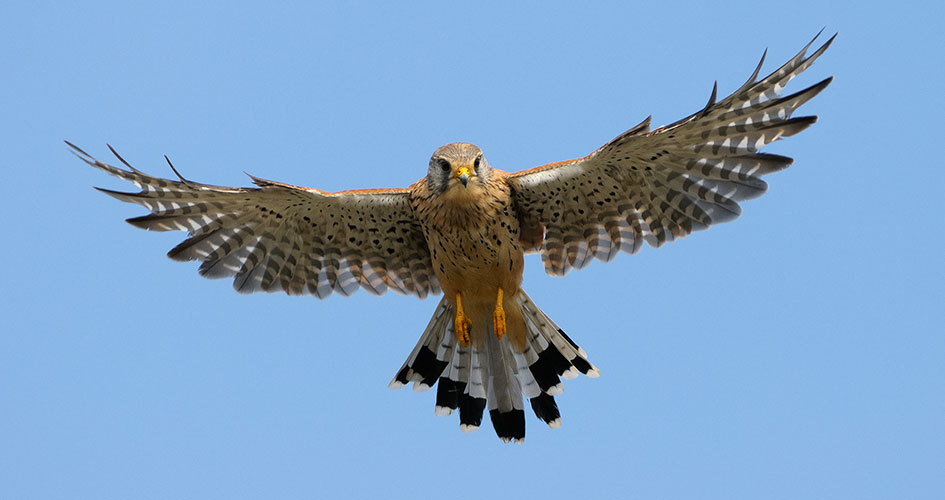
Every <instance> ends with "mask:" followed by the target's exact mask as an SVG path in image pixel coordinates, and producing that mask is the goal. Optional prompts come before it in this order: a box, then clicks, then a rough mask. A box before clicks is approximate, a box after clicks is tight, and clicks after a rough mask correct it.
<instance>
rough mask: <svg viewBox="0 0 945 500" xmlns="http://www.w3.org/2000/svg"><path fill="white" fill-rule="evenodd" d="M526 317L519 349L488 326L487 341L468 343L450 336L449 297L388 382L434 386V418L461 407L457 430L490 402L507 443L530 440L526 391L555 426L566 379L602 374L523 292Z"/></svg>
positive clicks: (472, 424)
mask: <svg viewBox="0 0 945 500" xmlns="http://www.w3.org/2000/svg"><path fill="white" fill-rule="evenodd" d="M518 304H519V306H520V307H521V308H522V313H523V314H522V316H523V317H524V318H525V326H526V330H527V333H526V339H525V347H524V349H522V350H521V351H520V350H519V349H518V348H516V347H515V346H514V345H513V342H512V341H511V339H510V338H509V336H505V337H503V338H502V339H499V338H497V337H496V336H495V335H494V333H493V332H492V327H491V325H487V335H486V340H485V342H484V343H483V344H482V345H479V346H477V345H475V344H473V345H470V346H468V347H464V346H462V345H460V344H459V342H458V341H457V340H456V336H455V334H454V333H453V318H454V314H455V313H454V311H453V307H452V306H451V305H450V303H449V302H448V301H447V300H446V299H445V298H444V299H442V300H441V301H440V303H439V304H438V305H437V308H436V311H434V314H433V318H432V319H431V320H430V323H429V324H428V325H427V328H426V329H425V330H424V332H423V335H422V336H421V337H420V341H419V342H417V345H416V347H414V349H413V351H411V353H410V356H408V357H407V361H406V362H405V363H404V365H403V366H402V367H401V369H400V371H398V372H397V375H396V376H395V377H394V379H393V380H392V381H391V383H390V387H391V388H394V389H399V388H401V387H403V386H404V385H406V384H407V383H409V382H413V384H414V390H417V391H426V390H428V389H429V388H430V387H431V386H432V385H433V384H438V385H437V391H436V407H435V413H436V415H440V416H445V415H450V414H451V413H453V411H455V410H457V409H458V410H459V420H460V429H461V430H463V431H464V432H471V431H474V430H476V429H477V428H479V426H480V425H481V424H482V416H483V412H484V411H485V409H486V407H487V406H488V408H489V417H490V420H491V421H492V426H493V428H494V429H495V431H496V434H497V435H498V436H499V438H501V439H502V440H503V441H506V442H519V443H520V442H523V441H524V439H525V411H524V402H523V399H522V398H523V396H524V397H525V398H527V399H528V400H529V403H530V404H531V407H532V411H533V412H534V413H535V416H536V417H538V418H539V419H540V420H542V421H543V422H545V423H546V424H547V425H548V426H549V427H551V428H557V427H560V426H561V413H560V411H559V409H558V404H557V402H556V401H555V398H554V396H556V395H558V394H561V393H562V391H563V390H564V387H563V385H562V384H561V378H565V379H569V378H574V377H576V376H577V375H578V374H579V373H583V374H585V375H587V376H588V377H597V376H599V375H600V372H599V371H598V370H597V368H595V367H594V365H592V364H591V363H590V362H589V361H588V360H587V353H585V352H584V350H583V349H581V348H580V347H579V346H578V345H577V344H576V343H574V341H573V340H571V338H570V337H568V336H567V335H566V334H565V333H564V331H563V330H561V329H560V328H559V327H558V325H556V324H555V323H554V322H553V321H552V320H551V319H550V318H549V317H548V316H547V315H546V314H545V313H544V312H542V311H541V309H539V308H538V307H537V306H535V304H534V303H533V302H532V301H531V299H529V298H528V296H527V295H525V293H524V292H521V291H519V293H518Z"/></svg>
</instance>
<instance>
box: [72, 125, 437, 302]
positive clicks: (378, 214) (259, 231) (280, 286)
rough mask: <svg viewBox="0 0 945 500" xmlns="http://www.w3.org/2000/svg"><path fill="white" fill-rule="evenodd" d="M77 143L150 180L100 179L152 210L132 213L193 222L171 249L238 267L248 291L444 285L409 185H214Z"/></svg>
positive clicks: (219, 271) (155, 220) (207, 269)
mask: <svg viewBox="0 0 945 500" xmlns="http://www.w3.org/2000/svg"><path fill="white" fill-rule="evenodd" d="M67 144H68V143H67ZM69 146H70V147H72V148H73V150H74V152H75V153H76V155H77V156H78V157H79V158H81V159H82V160H84V161H85V162H86V163H88V164H89V165H92V166H94V167H96V168H99V169H101V170H104V171H105V172H108V173H109V174H112V175H114V176H116V177H120V178H122V179H124V180H127V181H130V182H132V183H134V184H135V185H136V186H137V187H138V188H140V189H141V192H138V193H125V192H118V191H111V190H108V189H102V188H96V189H99V190H100V191H102V192H104V193H106V194H108V195H111V196H113V197H115V198H117V199H119V200H121V201H126V202H130V203H137V204H138V205H142V206H144V207H145V208H147V209H148V210H150V211H151V214H149V215H145V216H142V217H134V218H131V219H128V222H129V223H131V224H132V225H134V226H136V227H140V228H142V229H150V230H152V231H170V230H180V231H189V237H188V238H187V239H186V240H184V241H183V242H182V243H181V244H179V245H177V246H176V247H174V248H173V249H172V250H171V251H170V252H168V254H167V255H168V256H169V257H170V258H172V259H174V260H180V261H189V260H200V261H202V264H201V265H200V269H199V272H200V274H201V275H202V276H205V277H207V278H224V277H230V276H232V277H234V280H233V287H234V288H235V289H236V290H237V291H239V292H241V293H251V292H256V291H265V292H276V291H285V292H286V293H288V294H290V295H301V294H310V295H314V296H316V297H319V298H323V297H327V296H328V295H330V294H331V293H332V292H337V293H339V294H341V295H344V296H347V295H350V294H351V293H353V292H354V291H355V290H357V289H358V287H359V286H360V287H363V288H365V289H367V290H368V291H370V292H372V293H374V294H378V295H380V294H382V293H384V292H385V291H386V290H387V289H391V290H394V291H396V292H399V293H402V294H413V295H417V296H419V297H421V298H422V297H425V296H426V295H427V294H430V293H439V291H440V287H439V284H438V283H437V281H436V277H435V275H434V274H433V271H432V267H431V263H430V254H429V251H428V248H427V244H426V240H425V239H424V237H423V233H422V231H421V229H420V225H419V222H418V221H417V220H416V218H415V217H414V216H413V212H412V211H411V209H410V204H409V202H408V199H407V191H406V190H402V189H391V190H363V191H343V192H340V193H325V192H322V191H319V190H317V189H309V188H301V187H296V186H290V185H288V184H282V183H278V182H272V181H266V180H263V179H257V178H253V182H254V183H255V184H256V185H257V186H259V187H256V188H231V187H221V186H210V185H206V184H198V183H195V182H191V181H188V180H186V179H184V178H183V177H180V175H179V174H178V177H180V181H172V180H167V179H160V178H157V177H151V176H150V175H146V174H144V173H142V172H141V171H139V170H137V169H135V168H134V167H132V166H131V165H129V164H128V163H127V162H125V161H124V160H123V159H122V158H121V157H120V156H118V154H117V153H115V156H116V157H118V159H119V160H120V161H121V162H122V163H123V164H124V165H125V166H126V167H127V168H128V169H129V170H124V169H121V168H118V167H114V166H112V165H109V164H107V163H103V162H101V161H98V160H96V159H95V158H93V157H91V156H90V155H88V154H86V153H85V152H84V151H82V150H81V149H79V148H77V147H76V146H74V145H72V144H69ZM112 152H114V150H112ZM171 168H172V169H173V166H171ZM174 172H175V173H177V171H176V170H175V171H174Z"/></svg>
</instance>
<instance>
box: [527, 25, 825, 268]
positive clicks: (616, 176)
mask: <svg viewBox="0 0 945 500" xmlns="http://www.w3.org/2000/svg"><path fill="white" fill-rule="evenodd" d="M835 37H836V35H834V37H831V38H830V39H829V40H827V42H826V43H824V44H823V45H822V46H821V47H820V48H818V49H817V50H816V51H815V52H814V53H812V54H811V55H810V56H806V57H805V54H806V52H807V50H808V49H809V48H810V46H811V45H812V44H813V42H814V41H813V40H812V41H811V42H810V43H808V44H807V46H805V47H804V48H803V49H802V50H801V51H800V52H799V53H798V54H797V55H796V56H794V57H793V58H792V59H791V60H789V61H788V62H787V63H785V64H784V65H783V66H781V67H780V68H778V69H777V70H776V71H774V72H773V73H771V74H770V75H768V76H767V77H765V78H763V79H761V80H756V79H757V77H758V73H759V71H760V70H761V66H762V63H764V56H762V58H761V62H760V63H759V64H758V66H757V68H756V69H755V71H754V72H753V73H752V75H751V77H750V78H749V79H748V81H747V82H745V84H744V85H742V86H741V87H740V88H739V89H738V90H736V91H735V92H733V93H732V94H731V95H729V96H728V97H726V98H725V99H723V100H721V101H718V102H716V88H713V91H712V96H711V97H710V99H709V102H708V103H707V104H706V106H705V107H704V108H703V109H702V110H700V111H699V112H697V113H694V114H692V115H690V116H688V117H686V118H684V119H682V120H679V121H677V122H675V123H673V124H671V125H667V126H665V127H661V128H659V129H657V130H654V131H650V130H649V125H650V118H647V119H646V120H644V121H643V122H642V123H640V124H639V125H637V126H635V127H633V128H632V129H630V130H628V131H627V132H624V133H623V134H621V135H620V136H618V137H617V138H615V139H614V140H612V141H611V142H609V143H607V144H606V145H604V146H602V147H601V148H600V149H598V150H597V151H595V152H593V153H591V154H590V155H588V156H586V157H584V158H580V159H576V160H570V161H564V162H557V163H552V164H549V165H545V166H541V167H536V168H533V169H530V170H525V171H522V172H517V173H515V174H512V176H511V177H510V179H509V182H510V184H511V186H512V189H513V198H514V200H515V203H516V207H517V210H518V213H519V219H520V220H521V221H522V224H523V227H532V228H534V227H542V226H543V227H544V240H543V241H542V242H541V246H540V248H538V249H539V251H540V252H541V257H542V262H543V264H544V267H545V271H546V272H547V273H548V274H552V275H564V274H566V273H567V272H568V271H569V270H570V269H571V268H576V269H580V268H582V267H584V266H586V265H587V264H588V263H590V262H591V261H592V260H594V259H595V258H596V259H598V260H602V261H605V262H607V261H609V260H611V259H613V258H614V256H616V254H617V253H618V252H620V251H624V252H627V253H631V254H633V253H636V252H637V251H639V250H640V248H641V246H642V244H643V242H646V243H648V244H649V245H650V246H652V247H657V248H658V247H659V246H661V245H662V244H663V243H666V242H667V241H672V240H673V239H675V238H677V237H683V236H685V235H687V234H689V233H691V232H693V231H698V230H702V229H705V228H707V227H709V226H710V225H712V224H717V223H721V222H726V221H729V220H732V219H734V218H735V217H737V216H738V215H739V214H740V213H741V208H740V207H739V205H738V202H740V201H744V200H749V199H752V198H756V197H758V196H760V195H761V194H763V193H764V192H765V190H766V189H767V183H766V182H765V181H763V180H762V179H761V177H762V176H764V175H767V174H769V173H772V172H776V171H779V170H782V169H784V168H786V167H787V166H788V165H790V164H791V162H792V161H793V160H792V159H791V158H787V157H784V156H779V155H774V154H766V153H761V152H759V150H760V149H761V148H762V147H763V146H765V145H767V144H769V143H771V142H773V141H775V140H778V139H780V138H781V137H788V136H791V135H794V134H796V133H798V132H800V131H802V130H804V129H805V128H807V127H808V126H810V125H811V124H812V123H814V122H815V121H816V119H817V117H816V116H806V117H792V114H793V113H794V111H795V110H797V108H798V107H800V106H801V105H802V104H804V103H805V102H807V101H808V100H810V99H811V98H813V97H814V96H816V95H817V94H818V93H820V92H821V91H822V90H823V89H824V88H825V87H826V86H827V85H828V84H829V83H830V82H831V80H832V77H831V78H827V79H825V80H823V81H821V82H820V83H817V84H815V85H813V86H811V87H808V88H806V89H804V90H801V91H799V92H797V93H794V94H791V95H788V96H784V97H781V91H782V90H783V89H784V87H785V85H786V84H787V83H788V82H789V81H790V80H791V79H792V78H794V77H795V76H797V75H798V74H800V73H801V72H803V71H804V70H806V69H807V68H808V67H809V66H810V65H811V64H812V63H813V62H814V60H816V59H817V58H818V57H819V56H820V55H821V54H822V53H823V52H824V51H825V50H826V49H827V47H829V46H830V44H831V42H833V39H834V38H835ZM815 40H816V37H815ZM523 244H524V242H523ZM531 246H532V247H534V243H532V244H531ZM526 247H528V245H526Z"/></svg>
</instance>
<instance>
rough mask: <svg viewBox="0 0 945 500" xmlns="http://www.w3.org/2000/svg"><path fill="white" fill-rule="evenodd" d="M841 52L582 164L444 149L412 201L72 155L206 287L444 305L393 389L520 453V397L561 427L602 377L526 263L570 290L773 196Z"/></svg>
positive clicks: (634, 133) (751, 83) (752, 83)
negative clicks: (408, 297) (540, 293)
mask: <svg viewBox="0 0 945 500" xmlns="http://www.w3.org/2000/svg"><path fill="white" fill-rule="evenodd" d="M835 36H836V35H834V37H835ZM815 39H816V37H815ZM832 41H833V38H830V40H828V41H827V42H826V43H825V44H823V45H822V46H821V47H820V48H819V49H817V50H816V51H815V52H814V53H812V54H811V55H810V56H805V54H806V52H807V50H808V49H809V48H810V46H811V45H812V44H813V42H814V41H813V40H812V41H811V42H810V43H808V44H807V46H805V47H804V49H802V50H801V51H800V53H798V54H797V55H796V56H794V57H793V58H792V59H791V60H789V61H788V62H787V63H785V64H784V66H782V67H780V68H779V69H778V70H776V71H775V72H773V73H771V74H770V75H769V76H767V77H765V78H763V79H761V80H760V81H759V80H757V77H758V73H759V71H760V70H761V66H762V64H763V63H764V56H762V58H761V62H759V63H758V66H757V67H756V68H755V71H754V72H753V73H752V75H751V77H750V78H749V79H748V81H747V82H746V83H745V84H744V85H742V86H741V87H739V88H738V90H736V91H735V92H733V93H732V94H731V95H730V96H728V97H726V98H725V99H723V100H721V101H716V90H717V87H716V88H713V90H712V96H711V97H710V99H709V102H708V104H706V105H705V107H704V108H703V109H701V110H699V111H698V112H697V113H695V114H693V115H691V116H688V117H686V118H684V119H682V120H679V121H677V122H676V123H673V124H671V125H667V126H665V127H661V128H659V129H656V130H652V131H651V130H649V124H650V118H647V119H646V120H644V121H643V122H642V123H640V124H639V125H637V126H635V127H633V128H631V129H630V130H628V131H626V132H624V133H623V134H620V135H619V136H618V137H617V138H616V139H614V140H612V141H610V142H609V143H607V144H605V145H604V146H603V147H601V148H600V149H598V150H596V151H594V152H593V153H591V154H589V155H588V156H585V157H583V158H579V159H575V160H568V161H562V162H557V163H551V164H548V165H544V166H540V167H537V168H533V169H530V170H524V171H521V172H516V173H507V172H503V171H501V170H497V169H494V168H492V167H491V166H490V165H489V163H488V162H487V161H486V159H485V157H484V156H483V153H482V151H481V150H480V149H479V148H478V147H476V146H474V145H472V144H467V143H453V144H447V145H445V146H442V147H440V148H439V149H437V150H436V151H435V152H434V153H433V156H432V157H431V159H430V163H429V166H428V169H427V174H426V176H425V177H424V178H422V179H420V180H419V181H417V182H415V183H414V184H412V185H411V186H410V187H408V188H406V189H366V190H352V191H341V192H338V193H328V192H324V191H320V190H318V189H312V188H304V187H298V186H293V185H289V184H283V183H280V182H273V181H268V180H263V179H258V178H255V177H252V180H253V183H254V184H255V185H256V186H257V187H254V188H233V187H221V186H211V185H207V184H199V183H196V182H192V181H190V180H187V179H185V178H183V177H182V176H180V174H179V173H178V172H177V170H176V169H174V167H173V165H171V169H172V170H173V171H174V173H175V174H176V175H177V177H178V179H179V180H176V181H175V180H168V179H161V178H157V177H152V176H150V175H147V174H145V173H143V172H141V171H139V170H137V169H135V168H134V167H132V166H131V165H129V164H128V163H127V162H125V160H124V159H122V158H121V157H120V156H118V154H117V153H115V151H114V150H112V152H113V153H115V156H116V157H117V158H118V160H119V161H120V162H121V163H122V164H124V166H125V167H127V170H126V169H123V168H118V167H115V166H112V165H109V164H107V163H103V162H101V161H98V160H96V159H95V158H93V157H91V156H90V155H88V154H86V153H85V152H84V151H82V150H81V149H79V148H78V147H76V146H73V145H72V144H69V143H67V144H69V146H70V147H71V148H72V149H73V151H74V152H75V153H76V155H77V156H79V157H80V158H81V159H82V160H84V161H85V162H87V163H88V164H90V165H92V166H94V167H97V168H99V169H101V170H104V171H105V172H108V173H109V174H112V175H114V176H116V177H120V178H122V179H125V180H127V181H130V182H132V183H134V184H135V185H136V186H137V187H138V188H140V189H141V191H140V192H136V193H129V192H118V191H111V190H107V189H101V188H97V189H99V190H100V191H102V192H104V193H106V194H108V195H111V196H113V197H115V198H117V199H119V200H122V201H126V202H131V203H137V204H139V205H142V206H144V207H145V208H147V209H148V210H150V212H151V213H150V214H149V215H145V216H142V217H134V218H131V219H128V222H129V223H131V224H132V225H134V226H136V227H139V228H143V229H150V230H154V231H168V230H181V231H187V232H188V233H189V235H188V238H187V239H186V240H184V241H183V242H182V243H180V244H179V245H177V246H176V247H174V248H173V249H172V250H171V251H170V252H168V256H169V257H170V258H172V259H175V260H181V261H190V260H199V261H201V262H202V263H201V265H200V269H199V272H200V274H201V275H202V276H205V277H208V278H223V277H230V276H232V277H234V282H233V286H234V288H235V289H236V290H237V291H239V292H244V293H249V292H255V291H265V292H275V291H284V292H286V293H288V294H290V295H301V294H309V295H314V296H316V297H318V298H323V297H327V296H328V295H330V294H332V293H339V294H341V295H345V296H346V295H349V294H351V293H353V292H354V291H355V290H357V289H358V288H359V287H361V288H365V289H367V290H368V291H369V292H371V293H374V294H377V295H380V294H383V293H384V292H385V291H387V290H388V289H390V290H394V291H395V292H399V293H402V294H412V295H416V296H418V297H420V298H423V297H426V296H427V295H429V294H436V293H439V292H440V291H442V292H443V298H442V299H441V300H440V302H439V304H438V305H437V306H436V310H435V311H434V313H433V318H432V319H431V320H430V323H429V324H428V325H427V327H426V329H425V330H424V331H423V334H422V336H421V337H420V341H419V342H417V345H416V347H414V349H413V351H412V352H411V353H410V355H409V356H408V357H407V361H406V362H405V363H404V364H403V366H402V367H401V369H400V370H399V371H398V372H397V374H396V376H395V377H394V379H393V381H391V383H390V387H392V388H400V387H403V386H404V385H405V384H407V383H409V382H413V384H414V389H415V390H419V391H424V390H427V389H430V388H431V387H432V386H433V385H437V393H436V409H435V413H436V414H437V415H449V414H450V413H452V412H453V411H454V410H456V409H459V421H460V427H461V429H462V430H463V431H472V430H475V429H476V428H478V427H479V425H480V423H481V421H482V414H483V410H484V409H485V407H486V405H488V406H489V416H490V417H491V420H492V425H493V427H494V428H495V431H496V433H497V434H498V436H499V437H500V438H501V439H502V440H503V441H506V442H508V441H514V442H521V441H523V440H524V438H525V412H524V403H523V399H522V396H523V395H524V397H525V398H527V399H528V400H529V402H530V404H531V407H532V410H533V411H534V413H535V415H536V416H537V417H538V418H539V419H541V420H542V421H544V422H545V423H546V424H548V425H549V426H550V427H559V426H560V425H561V417H560V413H559V411H558V406H557V404H556V402H555V399H554V396H556V395H558V394H561V392H562V384H561V380H560V379H561V378H565V379H569V378H572V377H575V376H577V375H578V374H579V373H583V374H584V375H587V376H589V377H597V376H598V375H599V372H598V370H597V368H595V367H594V365H592V364H591V363H590V362H589V361H588V358H587V354H586V353H585V352H584V350H583V349H581V348H580V347H578V345H577V344H576V343H574V341H572V340H571V338H570V337H568V336H567V335H566V334H565V333H564V331H562V330H561V329H560V328H558V325H556V324H555V323H554V322H553V321H552V320H551V319H550V318H549V317H548V316H547V315H546V314H545V313H544V312H542V310H541V309H539V308H538V307H537V306H536V305H535V304H534V303H533V302H532V301H531V299H529V297H528V295H526V294H525V292H524V291H523V290H522V288H521V284H522V269H523V266H524V254H525V253H528V252H535V251H537V252H538V253H540V255H541V260H542V263H543V264H544V268H545V271H546V272H547V273H548V274H551V275H558V276H560V275H564V274H566V273H567V272H568V271H569V270H571V269H581V268H583V267H584V266H586V265H587V264H589V263H590V262H591V261H593V260H594V259H598V260H601V261H604V262H607V261H609V260H611V259H613V258H614V256H616V255H617V253H618V252H620V251H624V252H626V253H630V254H634V253H636V252H637V251H639V250H640V248H641V246H642V245H643V243H644V242H646V243H647V244H649V245H650V246H652V247H659V246H661V245H662V244H663V243H666V242H667V241H672V240H673V239H675V238H679V237H683V236H686V235H687V234H689V233H691V232H693V231H697V230H701V229H705V228H707V227H709V226H711V225H713V224H716V223H720V222H725V221H729V220H732V219H734V218H735V217H737V216H738V215H739V213H740V212H741V209H740V207H739V205H738V202H740V201H743V200H748V199H752V198H755V197H757V196H760V195H761V194H762V193H764V192H765V190H766V189H767V184H766V183H765V182H764V181H763V180H762V179H761V178H762V176H764V175H766V174H770V173H772V172H776V171H779V170H782V169H784V168H785V167H787V166H788V165H790V164H791V162H792V161H793V160H791V159H790V158H787V157H784V156H779V155H774V154H766V153H760V152H759V150H760V149H761V148H762V147H763V146H765V145H766V144H769V143H771V142H773V141H775V140H778V139H780V138H781V137H787V136H791V135H794V134H796V133H798V132H800V131H802V130H804V129H806V128H807V127H808V126H810V125H811V124H812V123H814V122H815V121H816V117H815V116H804V117H792V114H793V113H794V111H795V110H797V108H798V107H800V106H801V105H802V104H804V103H805V102H807V101H808V100H810V99H811V98H813V97H814V96H816V95H817V94H818V93H820V91H822V90H823V89H824V88H825V87H826V86H827V85H828V84H829V83H830V82H831V80H832V78H827V79H825V80H823V81H821V82H820V83H817V84H816V85H813V86H811V87H808V88H806V89H804V90H801V91H799V92H797V93H794V94H791V95H788V96H783V97H782V96H781V95H780V93H781V90H782V89H783V88H784V87H785V85H786V84H787V83H788V81H790V80H791V79H792V78H794V77H795V76H797V75H798V74H800V73H801V72H803V71H804V70H806V69H807V68H808V67H809V66H810V65H811V64H812V63H813V62H814V60H815V59H817V58H818V57H819V56H820V55H821V54H822V53H823V52H824V51H825V50H826V49H827V47H829V46H830V44H831V42H832ZM109 148H110V149H111V147H109ZM168 163H169V164H170V162H169V161H168Z"/></svg>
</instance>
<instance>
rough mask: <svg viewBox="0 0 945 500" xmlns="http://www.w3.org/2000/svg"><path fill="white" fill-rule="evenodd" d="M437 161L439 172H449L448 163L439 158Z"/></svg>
mask: <svg viewBox="0 0 945 500" xmlns="http://www.w3.org/2000/svg"><path fill="white" fill-rule="evenodd" d="M438 161H439V163H440V169H441V170H443V171H444V172H449V171H450V162H448V161H446V160H444V159H442V158H440V159H439V160H438Z"/></svg>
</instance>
